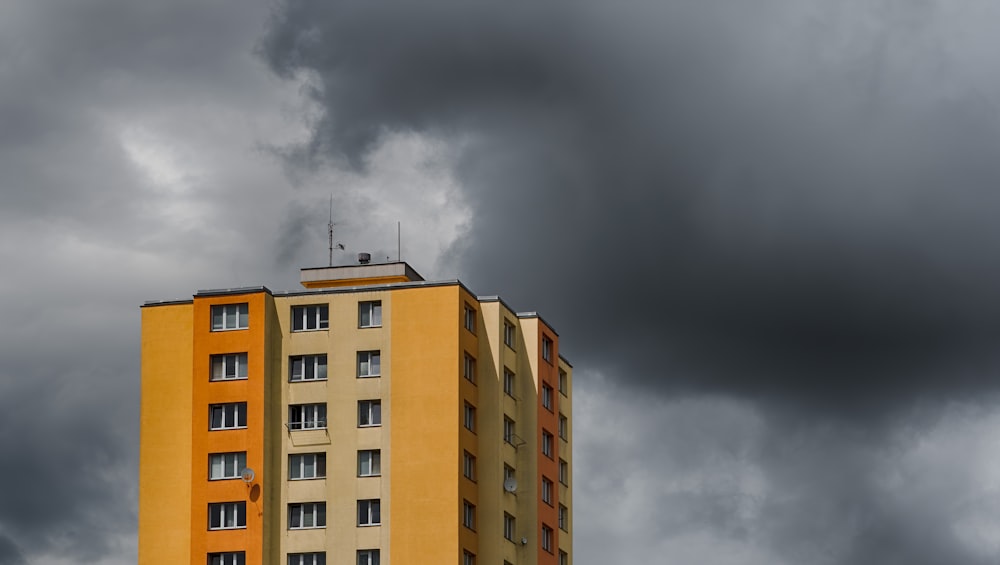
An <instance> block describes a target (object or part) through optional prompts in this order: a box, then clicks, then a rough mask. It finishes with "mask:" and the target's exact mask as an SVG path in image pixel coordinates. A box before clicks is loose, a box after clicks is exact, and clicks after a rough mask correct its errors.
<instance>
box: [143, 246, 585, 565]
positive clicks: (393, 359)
mask: <svg viewBox="0 0 1000 565" xmlns="http://www.w3.org/2000/svg"><path fill="white" fill-rule="evenodd" d="M301 281H302V285H303V289H301V290H296V291H289V292H272V291H271V290H269V289H267V288H265V287H253V288H237V289H223V290H206V291H199V292H198V293H197V294H195V295H194V296H193V298H192V299H188V300H178V301H157V302H149V303H146V304H145V305H143V307H142V406H141V449H140V469H139V474H140V476H139V560H138V562H139V564H140V565H153V564H157V565H158V564H163V563H172V564H176V563H192V564H198V565H202V564H208V565H263V564H267V565H274V564H281V565H285V564H287V565H325V564H356V565H387V564H394V565H407V564H413V565H426V564H428V563H435V564H439V563H456V564H460V565H476V564H477V563H478V564H482V565H501V564H506V565H569V564H571V563H572V560H573V556H572V549H571V548H572V532H573V523H572V522H573V519H572V515H573V512H572V509H573V503H572V471H573V458H572V422H573V415H572V409H571V406H572V380H573V378H572V367H571V366H570V364H569V363H568V362H567V361H566V360H565V359H564V358H563V357H562V356H561V355H560V354H559V336H558V334H557V333H556V331H555V330H554V329H553V328H552V326H550V325H548V324H547V323H546V321H545V320H543V319H542V318H541V317H540V316H539V315H537V314H536V313H533V312H531V313H517V312H515V311H514V310H512V309H511V308H510V307H509V306H508V305H507V304H506V303H504V301H503V300H501V299H500V298H499V297H496V296H476V295H475V294H473V293H472V292H471V291H470V290H469V289H468V288H467V287H465V286H464V285H463V284H462V283H461V282H460V281H457V280H452V281H433V282H432V281H425V280H423V278H422V277H420V275H419V274H417V273H416V272H415V271H414V270H413V269H412V268H411V267H410V266H409V265H407V264H406V263H401V262H397V263H385V264H359V265H353V266H344V267H324V268H315V269H303V270H302V271H301Z"/></svg>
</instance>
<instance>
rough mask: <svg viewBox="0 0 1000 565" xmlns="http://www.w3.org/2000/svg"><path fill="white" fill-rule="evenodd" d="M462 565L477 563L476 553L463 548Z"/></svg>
mask: <svg viewBox="0 0 1000 565" xmlns="http://www.w3.org/2000/svg"><path fill="white" fill-rule="evenodd" d="M462 565H476V554H475V553H471V552H469V550H467V549H463V550H462Z"/></svg>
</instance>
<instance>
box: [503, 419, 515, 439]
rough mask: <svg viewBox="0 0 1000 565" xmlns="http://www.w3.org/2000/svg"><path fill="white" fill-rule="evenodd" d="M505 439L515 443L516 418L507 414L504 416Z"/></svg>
mask: <svg viewBox="0 0 1000 565" xmlns="http://www.w3.org/2000/svg"><path fill="white" fill-rule="evenodd" d="M503 440H504V441H505V442H507V443H509V444H511V445H514V420H511V419H510V418H508V417H507V416H504V417H503Z"/></svg>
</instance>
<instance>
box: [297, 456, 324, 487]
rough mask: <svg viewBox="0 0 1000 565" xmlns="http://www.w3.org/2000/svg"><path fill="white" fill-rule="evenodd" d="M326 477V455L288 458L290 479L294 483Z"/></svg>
mask: <svg viewBox="0 0 1000 565" xmlns="http://www.w3.org/2000/svg"><path fill="white" fill-rule="evenodd" d="M325 476H326V453H299V454H297V455H289V456H288V478H289V479H290V480H293V481H299V480H303V479H322V478H323V477H325Z"/></svg>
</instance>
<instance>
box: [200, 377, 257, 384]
mask: <svg viewBox="0 0 1000 565" xmlns="http://www.w3.org/2000/svg"><path fill="white" fill-rule="evenodd" d="M246 380H249V377H233V378H231V379H208V382H210V383H224V382H228V381H246Z"/></svg>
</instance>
